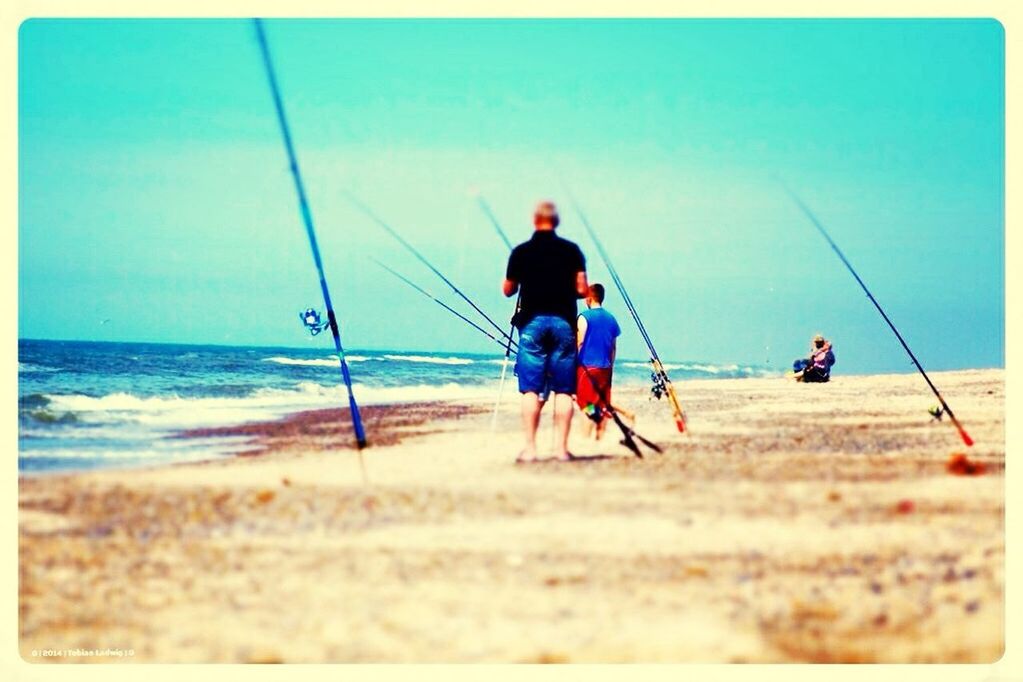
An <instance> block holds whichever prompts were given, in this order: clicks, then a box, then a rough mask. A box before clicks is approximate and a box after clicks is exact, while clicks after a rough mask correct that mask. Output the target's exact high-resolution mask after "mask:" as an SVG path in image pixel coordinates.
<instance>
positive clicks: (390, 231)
mask: <svg viewBox="0 0 1023 682" xmlns="http://www.w3.org/2000/svg"><path fill="white" fill-rule="evenodd" d="M341 193H342V194H344V196H345V198H346V199H348V200H349V201H350V202H351V203H352V205H354V206H355V207H356V208H358V209H359V210H360V211H362V212H363V213H364V214H366V216H367V217H368V218H369V219H370V220H372V221H373V222H374V223H376V224H377V225H379V226H380V227H381V228H382V229H383V230H384V231H385V232H387V234H389V235H391V236H392V237H394V239H395V241H397V242H398V243H399V244H401V245H402V246H404V247H405V249H406V250H407V251H408V252H409V253H411V254H412V255H413V256H415V257H416V260H418V261H419V262H420V263H422V264H423V265H425V266H426V267H427V268H429V269H430V271H431V272H433V274H435V275H437V277H439V278H440V279H441V281H443V282H444V283H445V284H447V285H448V286H449V287H450V288H451V290H452V291H454V292H455V293H456V294H458V295H459V296H460V297H461V298H462V300H463V301H465V302H466V303H468V304H469V305H470V306H472V309H473V310H475V311H476V312H477V313H479V314H480V315H481V316H482V317H483V319H484V320H486V321H487V322H488V323H489V324H490V326H492V327H493V328H494V329H496V330H497V333H498V334H501V335H502V336H505V333H504V330H503V329H501V327H500V325H498V324H497V323H496V322H494V320H493V318H492V317H490V315H487V314H486V313H485V312H483V310H482V309H480V307H479V306H478V305H476V304H475V303H474V302H473V301H472V299H471V298H469V297H468V296H466V295H465V292H463V291H462V290H461V289H459V288H458V287H457V286H455V283H454V282H452V281H451V280H450V279H448V278H447V277H445V276H444V273H442V272H441V271H440V270H438V269H437V268H436V267H434V266H433V263H431V262H430V261H428V260H427V259H426V256H424V255H423V254H422V253H420V252H419V250H418V249H416V247H414V246H412V244H410V243H409V242H408V241H407V240H406V239H405V238H404V237H402V236H401V235H400V234H398V231H397V230H395V229H394V227H392V226H391V225H389V224H387V222H386V221H384V220H383V218H381V217H380V216H378V215H377V214H376V213H374V212H373V210H372V209H370V207H369V206H367V205H366V204H364V203H363V202H362V201H360V200H359V199H358V197H356V196H355V195H354V194H352V193H351V192H349V191H348V190H341Z"/></svg>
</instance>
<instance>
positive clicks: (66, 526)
mask: <svg viewBox="0 0 1023 682" xmlns="http://www.w3.org/2000/svg"><path fill="white" fill-rule="evenodd" d="M933 379H934V380H935V382H936V383H937V385H938V386H939V387H940V388H941V389H942V391H943V393H944V394H945V395H946V397H947V399H948V400H949V402H950V403H951V405H952V406H953V407H954V409H955V410H956V414H957V415H958V416H959V417H960V419H961V420H962V421H963V423H964V425H965V426H966V428H967V429H968V430H969V431H970V433H971V434H972V436H973V437H974V439H975V440H976V446H975V447H973V448H971V449H969V451H968V452H967V450H966V449H965V448H964V447H963V446H962V444H961V442H960V441H959V439H958V437H957V435H956V433H955V430H954V429H953V428H952V427H951V425H950V424H948V423H947V422H942V423H938V422H936V421H934V420H932V419H931V417H930V416H929V415H928V414H927V412H926V410H927V408H928V407H930V406H931V405H932V404H933V402H934V401H933V397H932V396H931V395H930V393H929V392H928V390H927V387H926V386H925V385H924V383H923V381H922V380H921V378H920V377H919V376H918V375H916V374H907V375H898V376H864V377H845V376H838V377H837V378H835V379H834V380H833V381H832V382H831V383H830V384H826V385H802V384H796V383H793V382H791V381H787V380H784V379H780V378H763V379H737V380H730V379H729V380H705V381H687V382H681V383H679V384H678V386H677V387H678V390H679V395H680V397H681V399H682V402H683V405H684V407H685V408H686V410H687V412H688V416H689V425H690V433H689V434H688V435H685V436H681V435H679V434H678V433H677V432H675V430H674V425H673V423H672V421H671V419H670V412H669V410H668V407H667V405H666V404H665V403H664V402H655V401H649V400H648V399H647V396H646V394H645V392H643V391H640V390H639V389H633V390H619V391H618V392H617V397H616V402H619V403H621V404H622V405H623V406H625V407H627V408H629V409H630V410H633V411H635V412H636V413H637V415H638V421H637V430H638V431H639V432H640V433H642V434H643V435H645V436H647V437H648V438H650V439H652V440H654V441H656V442H658V443H660V444H661V445H662V446H663V447H664V453H663V454H656V453H652V452H650V453H649V454H648V456H647V457H646V458H645V459H642V460H641V459H637V458H635V457H633V456H632V455H631V454H630V453H629V452H628V451H627V450H626V449H625V448H624V447H622V446H620V445H619V444H618V443H617V438H616V437H615V436H616V434H615V432H614V427H613V426H612V427H610V428H609V430H608V436H607V437H606V438H605V440H604V441H603V442H601V443H595V442H592V441H584V440H583V439H582V438H581V437H580V435H579V433H578V429H577V430H576V434H575V435H574V436H573V440H572V443H571V445H572V447H573V449H574V452H575V453H576V454H577V455H578V456H579V459H578V460H577V461H574V462H570V463H559V462H553V461H549V462H541V463H538V464H532V465H515V464H513V459H514V456H515V454H516V452H517V451H518V448H519V436H518V421H517V411H516V410H517V403H516V401H515V399H514V398H515V396H514V395H513V394H512V392H511V391H509V392H508V393H507V394H506V396H505V397H506V400H505V405H504V408H503V410H502V413H501V415H500V420H499V427H498V431H497V433H496V434H492V433H491V430H490V408H491V406H490V405H488V404H472V403H417V404H415V405H412V406H405V407H390V408H367V410H366V421H367V431H368V434H369V438H370V441H371V443H372V444H373V447H371V448H370V449H367V450H366V451H364V461H365V470H366V472H367V475H368V480H369V483H368V485H366V484H365V483H364V481H363V475H362V471H361V469H360V466H359V461H358V457H357V456H356V454H355V451H354V450H352V449H349V448H348V444H349V443H350V441H351V438H350V433H349V432H348V431H346V427H345V426H344V425H342V424H339V423H338V422H339V420H338V416H339V415H338V411H337V410H318V411H314V412H309V413H304V414H302V415H297V416H293V417H290V418H288V419H286V420H283V421H281V422H275V423H271V424H256V425H247V426H244V427H241V429H240V430H239V429H225V430H221V431H218V432H217V433H221V434H223V435H229V434H230V435H245V436H248V437H249V438H250V439H251V445H250V447H249V448H248V449H247V451H246V455H247V456H239V457H232V458H225V459H219V460H215V461H211V462H206V463H200V464H182V465H176V466H164V467H159V468H151V469H137V470H106V471H94V472H88V473H79V474H72V475H69V474H61V475H46V476H32V477H22V478H21V480H20V482H19V505H20V516H19V526H20V551H19V562H20V632H21V640H20V648H21V654H22V656H23V658H25V659H26V660H28V661H31V662H72V661H74V662H107V663H108V662H214V661H217V662H377V661H380V662H743V661H747V662H774V661H782V662H799V661H819V662H834V661H847V662H923V661H929V662H933V661H940V662H990V661H994V660H995V659H997V658H998V657H999V656H1000V655H1001V652H1002V647H1003V625H1002V624H1003V618H1004V608H1003V599H1004V597H1003V591H1004V578H1005V576H1004V571H1003V565H1004V546H1005V543H1004V530H1005V529H1004V497H1005V488H1004V476H1003V471H1004V459H1005V448H1004V417H1005V413H1004V372H1003V371H1001V370H977V371H961V372H944V373H934V375H933ZM580 422H581V419H580V418H579V415H577V426H578V425H579V423H580ZM217 433H212V432H210V431H208V430H207V431H204V432H201V434H199V435H203V436H210V435H217ZM186 435H188V434H186ZM550 435H551V434H550V421H549V416H548V418H547V419H545V421H544V425H543V427H542V431H541V434H540V443H541V447H542V449H544V450H546V449H547V448H548V447H549V443H550ZM338 443H340V444H342V445H343V446H344V447H338V446H337V444H338ZM648 452H649V451H648ZM958 452H966V453H967V454H968V456H969V458H970V459H971V460H972V461H975V462H979V463H981V464H983V466H984V471H983V473H982V474H981V475H972V476H971V475H955V474H953V473H950V472H949V470H948V468H947V462H948V460H949V457H950V456H951V455H952V454H953V453H958ZM75 649H80V650H82V651H78V652H76V651H75ZM106 649H112V650H117V649H119V650H122V651H127V650H131V654H132V655H130V656H116V655H93V653H94V652H92V650H106ZM52 650H57V651H63V652H64V655H62V656H61V655H58V656H44V655H41V653H40V652H46V651H52ZM33 652H36V654H37V655H35V656H33ZM76 653H78V654H82V655H75V654H76ZM100 653H102V651H101V652H100Z"/></svg>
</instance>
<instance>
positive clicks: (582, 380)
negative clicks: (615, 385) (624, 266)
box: [576, 284, 622, 438]
mask: <svg viewBox="0 0 1023 682" xmlns="http://www.w3.org/2000/svg"><path fill="white" fill-rule="evenodd" d="M603 304H604V287H603V285H601V284H594V285H592V286H590V289H589V293H588V295H587V296H586V308H587V309H586V310H584V311H583V312H582V314H580V315H579V319H578V320H577V322H576V329H577V345H578V347H579V351H578V368H577V370H576V402H577V403H578V405H579V407H580V408H581V409H582V410H583V412H585V413H587V414H589V415H593V421H594V422H595V423H596V425H597V438H600V437H601V436H603V435H604V427H605V426H606V425H607V419H608V412H607V405H608V403H610V402H611V373H612V368H613V367H614V362H615V351H616V349H617V339H618V337H619V335H621V333H622V329H621V327H619V326H618V320H616V319H615V317H614V315H612V314H611V313H609V312H608V311H606V310H605V309H604V307H603ZM592 426H593V422H590V420H587V424H586V427H585V429H584V430H585V432H586V435H589V434H590V432H591V428H592Z"/></svg>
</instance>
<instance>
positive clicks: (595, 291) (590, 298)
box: [586, 284, 604, 307]
mask: <svg viewBox="0 0 1023 682" xmlns="http://www.w3.org/2000/svg"><path fill="white" fill-rule="evenodd" d="M603 303H604V285H603V284H591V285H590V292H589V294H587V296H586V307H590V306H593V305H602V304H603Z"/></svg>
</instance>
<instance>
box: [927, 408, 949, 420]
mask: <svg viewBox="0 0 1023 682" xmlns="http://www.w3.org/2000/svg"><path fill="white" fill-rule="evenodd" d="M927 414H929V415H931V416H932V417H934V421H939V422H940V421H941V418H942V417H943V416H945V410H943V409H941V406H940V405H935V406H934V407H932V408H930V409H929V410H927Z"/></svg>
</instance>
